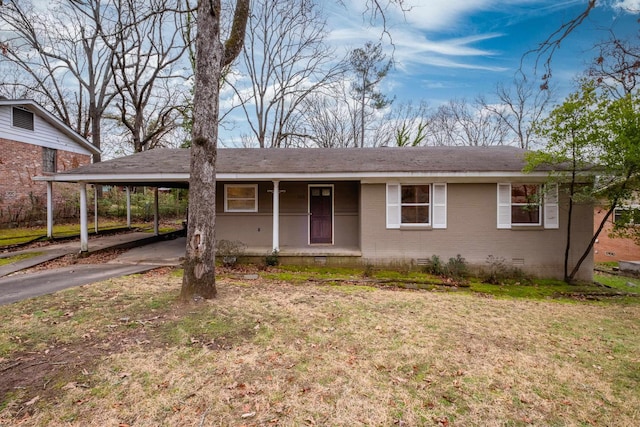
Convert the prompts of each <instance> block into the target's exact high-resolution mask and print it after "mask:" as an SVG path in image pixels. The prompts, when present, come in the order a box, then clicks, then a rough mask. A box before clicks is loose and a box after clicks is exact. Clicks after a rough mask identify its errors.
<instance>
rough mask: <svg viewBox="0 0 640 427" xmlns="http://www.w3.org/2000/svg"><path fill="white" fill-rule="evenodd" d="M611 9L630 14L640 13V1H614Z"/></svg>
mask: <svg viewBox="0 0 640 427" xmlns="http://www.w3.org/2000/svg"><path fill="white" fill-rule="evenodd" d="M612 6H613V8H614V9H617V10H621V11H624V12H627V13H631V14H638V13H640V0H615V1H614V2H613V5H612Z"/></svg>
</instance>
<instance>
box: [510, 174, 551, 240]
mask: <svg viewBox="0 0 640 427" xmlns="http://www.w3.org/2000/svg"><path fill="white" fill-rule="evenodd" d="M514 185H538V186H539V187H540V191H541V192H542V196H543V197H542V198H541V200H540V201H539V202H538V206H539V209H538V212H539V221H538V223H513V222H512V218H511V207H512V206H521V205H522V204H520V203H517V204H513V203H512V202H511V189H512V183H510V182H508V183H498V185H497V201H498V206H497V212H498V215H497V227H498V228H499V229H511V228H513V227H518V228H520V227H524V228H526V227H541V226H542V227H544V228H546V229H557V228H559V227H560V222H559V218H558V184H554V183H552V184H536V183H514Z"/></svg>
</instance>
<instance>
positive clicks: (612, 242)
mask: <svg viewBox="0 0 640 427" xmlns="http://www.w3.org/2000/svg"><path fill="white" fill-rule="evenodd" d="M606 213H607V210H606V209H604V208H601V207H596V209H595V212H594V228H595V227H597V226H598V225H600V222H601V221H602V219H603V218H604V216H605V214H606ZM612 228H613V214H612V215H611V217H609V219H608V220H607V223H606V225H605V226H604V228H603V229H602V232H601V233H600V235H599V236H598V241H597V242H596V244H595V245H594V247H593V249H594V260H595V262H606V261H637V260H640V246H638V245H637V244H636V243H635V241H633V240H632V239H621V238H619V237H618V238H611V237H609V233H610V232H611V230H612Z"/></svg>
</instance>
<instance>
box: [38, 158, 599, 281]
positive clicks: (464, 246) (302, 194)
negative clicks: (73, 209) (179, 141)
mask: <svg viewBox="0 0 640 427" xmlns="http://www.w3.org/2000/svg"><path fill="white" fill-rule="evenodd" d="M524 154H525V151H524V150H521V149H519V148H515V147H508V146H497V147H412V148H408V147H402V148H389V147H385V148H363V149H356V148H347V149H341V148H331V149H323V148H308V149H307V148H296V149H257V148H230V149H226V148H222V149H219V150H218V157H217V170H216V177H217V184H216V186H217V192H216V200H215V201H214V200H202V201H201V202H200V203H216V212H217V215H216V238H217V239H218V240H220V239H225V240H237V241H241V242H243V243H244V244H245V245H246V246H247V254H249V255H260V256H265V255H267V254H269V253H271V252H272V251H273V250H277V251H278V252H279V256H280V259H281V260H283V261H286V259H287V258H291V259H295V260H296V261H298V262H300V261H304V262H315V263H327V264H330V263H349V264H354V263H358V264H362V265H365V264H373V265H376V264H395V265H411V264H413V265H420V264H422V263H424V262H426V260H428V259H429V258H430V257H431V256H432V255H437V256H439V257H440V258H441V259H442V260H444V261H445V262H446V261H447V260H448V259H449V258H450V257H455V256H457V255H458V254H460V255H461V256H462V257H464V258H465V259H466V260H467V262H468V263H469V264H471V265H476V266H479V267H482V266H486V265H487V264H486V262H487V260H488V257H489V256H493V257H496V258H502V259H504V260H505V262H506V263H507V264H508V265H513V266H514V267H518V268H520V269H522V270H523V271H525V272H528V273H532V274H534V275H537V276H543V277H558V278H562V274H563V262H564V251H565V238H566V223H567V218H566V215H567V197H566V195H565V192H564V191H559V189H558V186H557V184H550V185H547V184H545V182H546V181H547V177H548V174H549V171H548V170H537V171H534V172H532V173H524V172H522V169H523V167H524V165H525V161H524ZM189 165H190V151H189V150H188V149H155V150H150V151H146V152H142V153H138V154H134V155H131V156H126V157H122V158H118V159H114V160H109V161H104V162H101V163H97V164H93V165H89V166H84V167H80V168H77V169H74V170H69V171H66V172H63V173H58V174H55V175H53V176H51V177H43V178H42V179H44V180H48V181H59V182H78V183H81V187H83V186H84V185H85V184H87V183H92V184H112V185H113V184H115V185H125V186H126V185H130V186H134V185H135V186H155V187H159V186H162V187H188V184H189ZM574 212H575V214H576V216H575V220H574V226H573V227H574V228H573V230H572V234H571V236H572V239H573V241H572V251H571V254H570V256H571V260H572V262H575V261H576V260H577V259H578V258H579V257H580V255H582V251H583V250H584V248H585V247H586V246H587V244H588V242H589V239H590V238H591V237H592V232H593V206H590V205H589V206H587V205H581V206H577V207H576V208H574ZM85 221H86V220H85ZM592 270H593V255H591V256H589V258H588V259H587V260H586V262H584V263H583V266H582V269H581V271H580V274H579V278H583V279H591V278H592Z"/></svg>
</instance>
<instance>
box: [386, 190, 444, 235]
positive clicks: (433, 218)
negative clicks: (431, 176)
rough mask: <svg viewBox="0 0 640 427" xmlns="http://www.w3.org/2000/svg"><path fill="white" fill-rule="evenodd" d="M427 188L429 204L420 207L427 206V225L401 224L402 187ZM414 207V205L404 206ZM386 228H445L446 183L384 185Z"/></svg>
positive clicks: (422, 204)
mask: <svg viewBox="0 0 640 427" xmlns="http://www.w3.org/2000/svg"><path fill="white" fill-rule="evenodd" d="M418 185H428V186H429V202H428V203H421V204H420V205H421V206H429V222H428V223H402V206H403V204H402V187H403V186H418ZM404 206H416V204H409V205H407V204H404ZM386 209H387V212H386V213H387V215H386V218H387V228H388V229H399V228H447V184H446V183H387V185H386Z"/></svg>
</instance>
